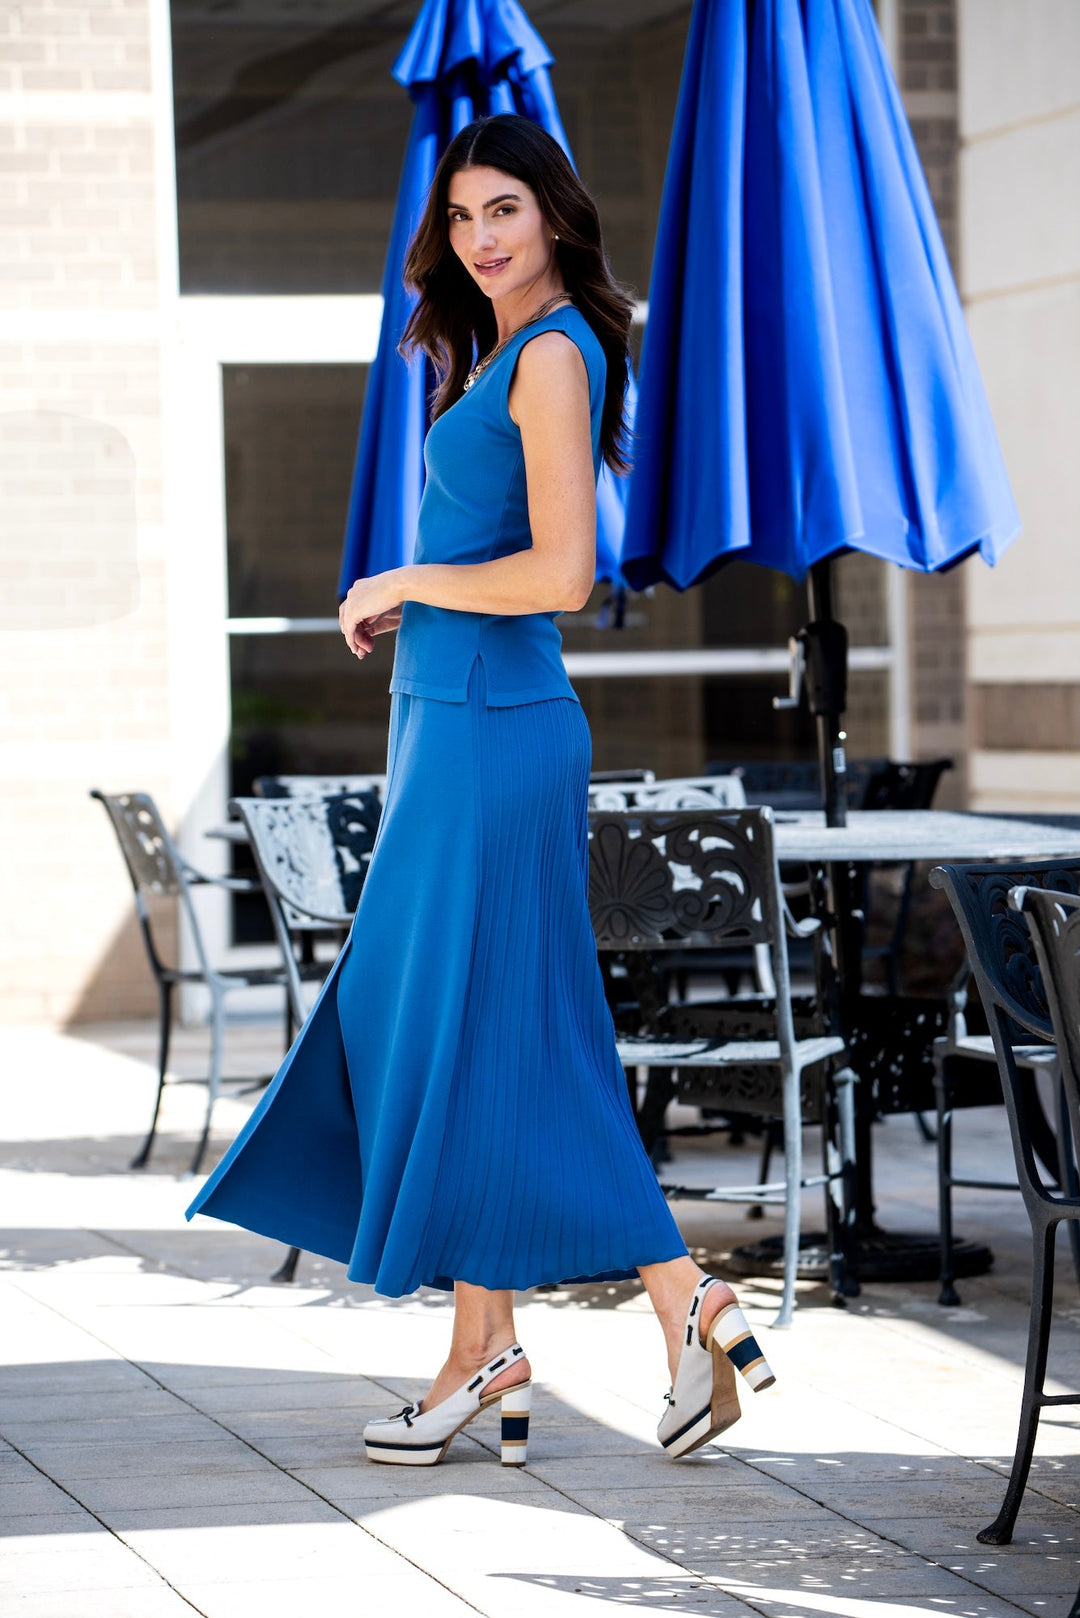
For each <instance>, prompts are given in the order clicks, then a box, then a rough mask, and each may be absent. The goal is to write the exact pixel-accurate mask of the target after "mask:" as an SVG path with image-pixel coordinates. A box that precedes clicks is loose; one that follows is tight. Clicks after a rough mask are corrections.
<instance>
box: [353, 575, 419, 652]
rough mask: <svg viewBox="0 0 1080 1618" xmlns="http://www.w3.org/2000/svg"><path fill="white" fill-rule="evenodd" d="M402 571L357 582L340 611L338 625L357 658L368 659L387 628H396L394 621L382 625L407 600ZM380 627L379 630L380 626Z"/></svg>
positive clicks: (397, 612) (398, 610) (398, 611)
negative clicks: (381, 621) (376, 639)
mask: <svg viewBox="0 0 1080 1618" xmlns="http://www.w3.org/2000/svg"><path fill="white" fill-rule="evenodd" d="M403 571H404V570H403V569H401V568H390V569H389V571H388V572H386V573H376V574H374V575H373V577H372V578H370V579H357V581H356V583H355V584H354V585H353V586H352V588H351V589H350V591H349V593H348V595H347V596H346V597H345V599H344V601H343V602H342V603H341V606H340V607H339V608H338V623H339V624H340V625H341V633H342V634H343V635H344V636H345V642H346V644H347V646H348V648H349V650H350V651H351V652H355V654H356V656H357V657H366V656H367V654H368V652H370V651H371V649H372V647H373V646H374V644H375V636H376V634H378V633H380V631H381V630H382V629H384V628H391V627H393V625H392V622H390V623H386V622H384V623H382V624H379V620H380V619H382V620H385V619H386V618H387V616H388V615H391V614H395V613H396V614H398V615H399V616H400V610H401V606H402V603H403V601H404V598H405V597H404V588H403V580H402V573H403ZM377 624H379V627H378V628H376V625H377Z"/></svg>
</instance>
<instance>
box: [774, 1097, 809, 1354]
mask: <svg viewBox="0 0 1080 1618" xmlns="http://www.w3.org/2000/svg"><path fill="white" fill-rule="evenodd" d="M783 1101H784V1290H783V1294H782V1296H781V1299H780V1309H779V1312H778V1314H777V1316H776V1319H775V1320H774V1321H773V1325H774V1326H790V1325H791V1319H792V1315H793V1313H794V1310H795V1277H796V1274H797V1271H798V1268H799V1231H800V1225H801V1220H800V1217H799V1215H800V1206H799V1205H800V1203H801V1201H802V1104H801V1087H800V1083H799V1074H798V1073H797V1072H796V1071H795V1070H794V1069H792V1071H791V1072H790V1073H785V1074H784V1081H783Z"/></svg>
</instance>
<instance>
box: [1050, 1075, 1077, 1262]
mask: <svg viewBox="0 0 1080 1618" xmlns="http://www.w3.org/2000/svg"><path fill="white" fill-rule="evenodd" d="M1055 1094H1056V1100H1057V1120H1056V1122H1057V1140H1058V1185H1059V1186H1060V1187H1061V1190H1062V1192H1063V1193H1064V1195H1065V1196H1067V1197H1071V1198H1073V1200H1074V1201H1075V1200H1076V1199H1077V1198H1080V1177H1078V1175H1077V1172H1076V1157H1075V1155H1074V1153H1073V1148H1072V1124H1071V1122H1070V1119H1069V1104H1068V1101H1067V1100H1066V1097H1065V1081H1064V1080H1063V1079H1062V1077H1061V1075H1060V1073H1059V1074H1058V1076H1057V1083H1056V1085H1055ZM1063 1222H1064V1224H1065V1225H1066V1227H1067V1229H1068V1232H1069V1248H1070V1250H1071V1252H1072V1261H1073V1272H1074V1274H1075V1275H1076V1279H1077V1282H1078V1283H1080V1220H1076V1219H1066V1220H1065V1221H1063Z"/></svg>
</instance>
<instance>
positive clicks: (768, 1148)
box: [746, 1118, 781, 1219]
mask: <svg viewBox="0 0 1080 1618" xmlns="http://www.w3.org/2000/svg"><path fill="white" fill-rule="evenodd" d="M780 1139H781V1136H780V1127H779V1125H778V1124H777V1122H776V1120H775V1119H774V1118H770V1119H768V1121H767V1122H766V1124H765V1128H764V1131H763V1139H762V1143H761V1162H760V1163H759V1164H758V1185H768V1183H769V1165H770V1163H771V1162H772V1155H773V1152H774V1150H775V1149H776V1147H777V1146H779V1144H780ZM746 1217H747V1219H764V1217H765V1209H764V1208H763V1207H762V1205H761V1203H760V1202H752V1203H751V1204H750V1206H749V1208H748V1209H747V1210H746Z"/></svg>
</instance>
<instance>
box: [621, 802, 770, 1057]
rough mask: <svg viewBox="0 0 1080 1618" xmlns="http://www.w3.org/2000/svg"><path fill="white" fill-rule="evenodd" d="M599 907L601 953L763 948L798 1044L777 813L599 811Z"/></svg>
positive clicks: (757, 811)
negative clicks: (778, 860)
mask: <svg viewBox="0 0 1080 1618" xmlns="http://www.w3.org/2000/svg"><path fill="white" fill-rule="evenodd" d="M589 844H590V846H589V855H590V857H589V909H590V912H591V915H592V922H593V931H594V933H595V935H596V942H597V947H598V948H599V949H602V950H611V951H628V950H629V951H649V952H656V951H664V950H679V949H686V948H687V946H688V945H689V946H693V947H698V948H706V949H708V950H710V951H716V950H725V949H730V950H739V951H746V950H747V949H748V948H753V947H755V946H758V945H763V946H765V948H767V950H768V952H769V958H770V965H771V968H772V974H773V978H774V981H775V985H776V1033H777V1038H778V1040H779V1043H780V1048H781V1052H782V1053H783V1055H784V1057H785V1059H788V1060H789V1059H790V1057H791V1052H792V1050H793V1047H794V1042H795V1032H794V1026H793V1021H792V1009H791V987H790V977H789V971H788V955H787V943H786V937H785V931H784V918H783V909H782V901H781V890H780V875H779V871H778V869H777V864H776V849H775V844H774V841H773V828H772V810H771V809H769V808H768V807H767V806H763V807H761V808H757V809H734V810H728V811H726V812H725V811H722V810H717V809H712V810H706V809H692V810H678V811H667V812H664V811H658V810H641V809H631V810H627V811H624V812H623V813H619V814H615V813H611V812H602V811H596V812H592V813H590V815H589Z"/></svg>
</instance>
